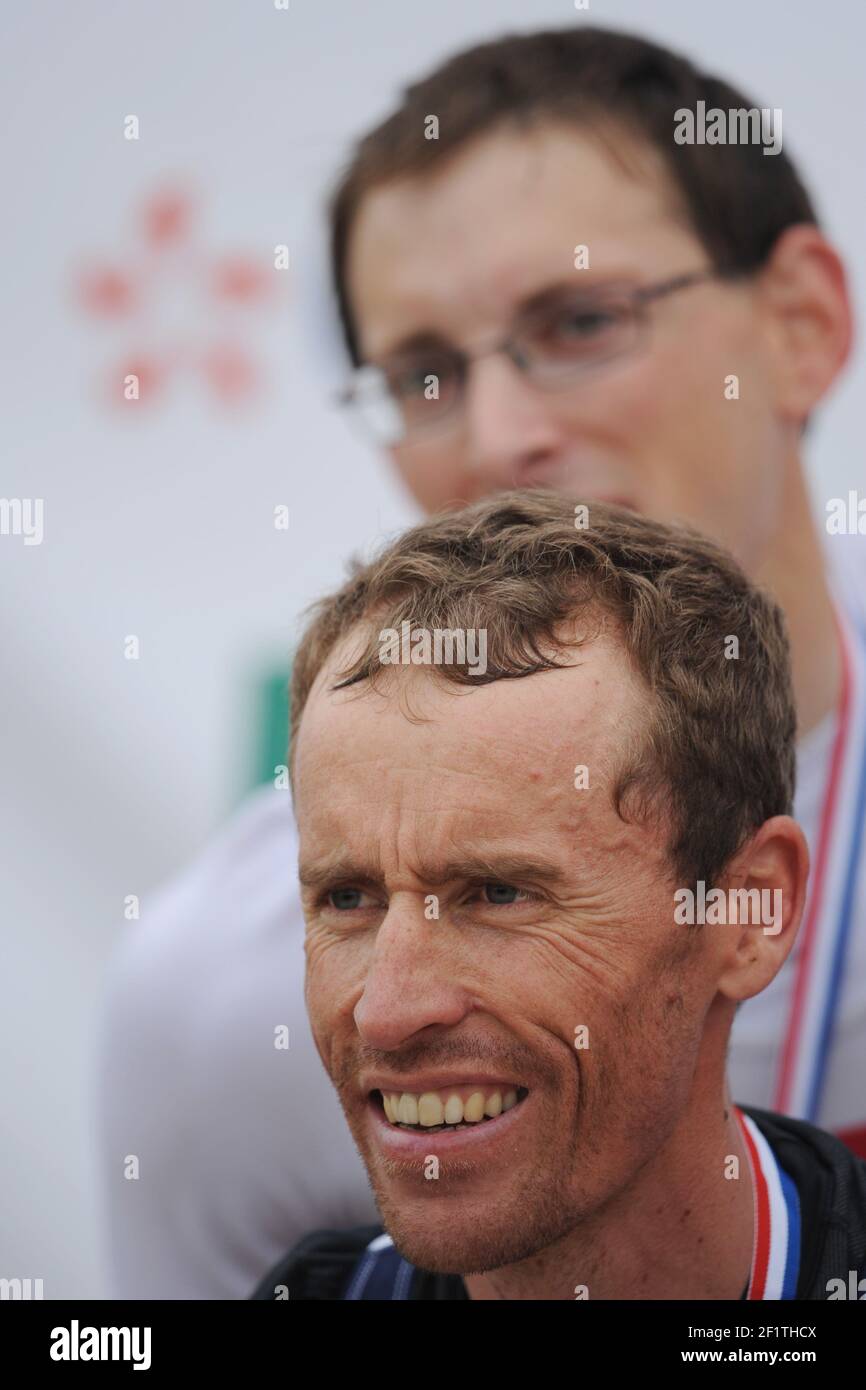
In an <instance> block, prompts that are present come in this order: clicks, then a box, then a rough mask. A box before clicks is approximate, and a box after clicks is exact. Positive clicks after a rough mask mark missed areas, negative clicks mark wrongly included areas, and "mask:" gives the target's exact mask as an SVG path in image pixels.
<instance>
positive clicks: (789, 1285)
mask: <svg viewBox="0 0 866 1390" xmlns="http://www.w3.org/2000/svg"><path fill="white" fill-rule="evenodd" d="M734 1113H735V1114H736V1116H737V1119H738V1120H739V1122H740V1127H741V1129H742V1131H743V1139H744V1141H745V1145H746V1151H747V1153H748V1155H749V1166H750V1168H751V1173H752V1192H753V1193H754V1203H755V1235H754V1241H753V1245H752V1270H751V1273H750V1275H749V1287H748V1290H747V1292H746V1298H747V1299H789V1298H796V1296H797V1277H798V1274H799V1269H800V1199H799V1196H798V1194H797V1188H796V1186H795V1184H794V1182H793V1180H792V1179H791V1178H790V1177H789V1176H788V1174H787V1173H786V1172H785V1170H784V1168H780V1167H779V1164H778V1161H777V1159H776V1155H775V1154H774V1153H773V1150H772V1149H771V1148H770V1145H769V1144H768V1143H767V1141H766V1139H765V1138H764V1136H763V1134H762V1133H761V1131H760V1130H759V1129H758V1126H757V1125H756V1124H755V1122H754V1120H752V1119H751V1118H750V1117H749V1116H748V1115H744V1114H743V1112H742V1110H740V1109H738V1107H737V1106H734Z"/></svg>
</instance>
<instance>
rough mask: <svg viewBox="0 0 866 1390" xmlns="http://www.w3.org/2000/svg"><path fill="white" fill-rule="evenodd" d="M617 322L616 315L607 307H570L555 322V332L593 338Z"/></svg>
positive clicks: (561, 335)
mask: <svg viewBox="0 0 866 1390" xmlns="http://www.w3.org/2000/svg"><path fill="white" fill-rule="evenodd" d="M615 322H616V315H615V314H612V313H611V312H610V311H609V310H607V309H602V308H598V309H568V310H566V311H564V312H563V313H562V314H560V315H559V317H558V318H557V319H556V321H555V322H554V324H553V332H554V333H555V334H558V335H559V336H560V337H562V338H592V337H594V336H595V335H596V334H598V333H603V332H604V331H605V329H607V328H611V327H612V326H613V325H614V323H615Z"/></svg>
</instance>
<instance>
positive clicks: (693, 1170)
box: [464, 1099, 754, 1301]
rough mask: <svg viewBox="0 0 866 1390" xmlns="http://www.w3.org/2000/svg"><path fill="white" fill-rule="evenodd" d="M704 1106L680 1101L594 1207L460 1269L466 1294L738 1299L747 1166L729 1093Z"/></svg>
mask: <svg viewBox="0 0 866 1390" xmlns="http://www.w3.org/2000/svg"><path fill="white" fill-rule="evenodd" d="M711 1109H712V1114H706V1115H697V1116H696V1114H695V1113H694V1110H693V1108H692V1107H689V1112H688V1114H687V1115H685V1116H683V1117H682V1120H681V1123H680V1125H679V1126H678V1128H677V1131H676V1132H675V1134H674V1135H673V1136H672V1138H671V1139H670V1140H669V1141H668V1143H667V1144H666V1145H665V1146H664V1148H663V1149H661V1150H660V1151H659V1152H658V1153H657V1154H656V1155H655V1156H654V1158H653V1159H652V1160H651V1161H650V1162H649V1163H648V1164H646V1165H645V1166H644V1168H643V1169H642V1170H641V1171H640V1173H639V1174H638V1175H637V1177H636V1178H635V1180H634V1182H633V1183H631V1184H630V1185H629V1186H628V1188H627V1189H626V1190H624V1191H623V1192H622V1193H620V1194H619V1195H618V1196H617V1197H615V1198H614V1199H613V1200H612V1201H610V1202H609V1203H607V1204H606V1205H605V1208H604V1211H603V1212H602V1213H601V1215H599V1216H597V1217H595V1218H593V1219H591V1220H589V1221H583V1222H579V1223H578V1224H577V1225H576V1226H575V1227H574V1229H573V1230H571V1231H570V1232H568V1234H567V1235H565V1236H563V1237H562V1238H561V1239H560V1240H559V1241H557V1242H556V1243H555V1244H554V1245H551V1246H548V1247H547V1248H546V1249H544V1250H542V1251H539V1252H537V1253H535V1254H533V1255H532V1256H531V1257H530V1258H528V1259H526V1260H523V1261H521V1262H520V1263H518V1264H514V1265H507V1266H505V1267H504V1268H501V1269H496V1270H492V1271H491V1272H489V1273H486V1274H468V1275H466V1276H465V1278H464V1283H465V1285H466V1290H467V1292H468V1294H469V1297H470V1298H471V1299H509V1300H516V1299H540V1300H545V1301H549V1300H560V1299H569V1300H571V1299H575V1298H579V1297H588V1298H589V1299H592V1300H597V1299H664V1300H677V1299H711V1300H718V1299H739V1298H740V1297H741V1296H742V1293H743V1290H744V1288H745V1287H746V1284H747V1282H748V1279H749V1274H750V1269H751V1260H752V1248H753V1239H754V1205H753V1192H752V1178H751V1169H750V1166H749V1159H748V1155H747V1152H746V1148H745V1144H744V1142H743V1137H742V1133H741V1130H740V1125H739V1122H738V1121H737V1118H736V1115H735V1112H734V1108H733V1106H732V1105H731V1103H730V1100H729V1099H726V1100H725V1103H724V1105H721V1104H719V1103H714V1104H713V1106H712V1107H711ZM733 1160H736V1162H734V1161H733ZM584 1288H585V1290H586V1292H585V1293H583V1292H582V1290H583V1289H584Z"/></svg>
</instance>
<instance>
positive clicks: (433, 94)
mask: <svg viewBox="0 0 866 1390" xmlns="http://www.w3.org/2000/svg"><path fill="white" fill-rule="evenodd" d="M698 101H705V102H706V104H707V109H709V108H710V107H721V108H722V109H724V110H729V109H732V108H741V107H746V108H751V107H753V106H755V105H756V103H755V102H753V101H751V100H750V99H749V98H748V97H746V96H744V95H743V93H742V92H739V91H737V90H736V89H735V88H734V87H731V86H730V85H729V84H728V83H727V82H724V81H722V79H721V78H718V77H714V76H713V75H712V74H710V73H707V72H704V71H702V70H701V69H700V68H698V67H696V66H695V65H694V64H693V63H691V62H689V60H688V59H687V58H684V57H682V56H680V55H679V54H676V53H672V52H671V51H670V50H669V49H667V48H663V47H661V46H660V45H659V44H655V43H650V42H649V41H648V40H647V39H643V38H639V37H637V36H636V35H632V34H623V33H618V32H615V31H613V30H607V29H600V28H594V27H590V26H579V27H577V28H573V29H556V30H550V31H546V32H541V33H535V34H518V35H507V36H506V37H504V38H501V39H498V40H496V41H495V42H493V43H484V44H479V45H477V46H476V47H474V48H470V49H467V50H466V51H465V52H462V53H458V54H456V55H455V56H454V57H452V58H450V59H448V61H447V62H445V63H443V64H442V65H441V66H440V67H438V68H436V70H435V71H434V72H432V73H430V74H429V75H428V76H427V77H425V78H423V79H422V80H421V81H419V82H415V83H413V84H412V85H411V86H409V87H407V88H406V90H405V92H404V93H403V100H402V103H401V104H400V106H399V107H398V108H397V109H396V110H395V111H394V112H393V113H392V114H391V115H390V116H388V118H387V119H386V120H385V121H383V122H382V123H381V124H380V125H378V126H377V127H376V128H375V129H374V130H372V131H370V132H369V133H368V134H367V135H365V136H364V137H363V139H361V140H360V141H359V142H358V144H357V146H356V147H355V149H354V151H353V153H352V156H351V159H350V161H349V163H348V166H347V168H346V170H345V171H344V173H343V175H342V177H341V179H340V181H339V183H338V185H337V187H336V188H335V190H334V193H333V196H332V200H331V206H330V223H331V233H330V235H331V271H332V278H333V283H334V289H335V293H336V297H337V308H338V311H339V315H340V321H341V324H342V329H343V335H344V338H345V342H346V346H347V349H348V352H349V356H350V358H351V359H352V361H353V363H354V364H355V365H357V364H358V362H359V361H360V352H359V346H358V335H357V330H356V326H355V323H354V318H353V314H352V308H351V305H350V303H349V298H348V293H347V288H346V263H347V256H348V245H349V237H350V234H351V230H352V226H353V223H354V220H355V217H356V214H357V212H358V208H359V207H360V204H361V202H362V200H363V198H364V197H365V196H366V195H367V193H369V192H370V191H371V190H372V189H374V188H376V187H378V186H380V185H382V184H386V183H390V182H391V181H392V180H394V179H398V178H402V177H408V176H412V175H418V174H424V173H426V172H427V171H428V170H430V169H432V168H433V167H434V166H440V165H441V164H442V163H444V161H445V160H446V159H448V158H449V156H451V155H453V154H455V153H456V152H457V151H458V150H459V149H460V148H461V147H463V146H464V145H466V144H467V142H468V141H470V140H472V139H474V138H475V137H476V136H480V135H483V134H486V133H489V132H491V131H492V130H494V129H496V128H498V127H501V126H503V125H506V124H510V125H512V126H514V127H515V128H517V129H529V128H531V127H533V126H537V125H540V124H542V123H544V122H548V121H560V122H566V123H568V124H571V125H580V126H585V127H592V126H596V127H597V126H599V125H600V124H606V125H608V126H610V125H611V124H613V125H614V126H615V127H619V128H620V129H624V130H626V131H629V132H631V133H632V134H633V135H634V136H636V137H637V138H638V139H639V140H642V141H644V142H645V143H647V144H649V145H650V146H652V147H653V148H654V149H655V150H657V151H658V152H659V153H660V154H661V156H662V158H663V160H664V163H665V166H666V167H667V169H668V172H669V174H670V175H671V180H672V184H673V187H674V189H675V191H676V192H677V193H678V195H679V199H680V201H681V203H682V205H683V208H684V211H685V214H686V216H687V217H688V218H689V220H690V222H691V224H692V226H693V228H694V230H695V232H696V233H697V236H698V237H699V239H700V241H701V243H702V245H703V247H704V249H705V251H706V252H707V254H708V256H709V258H710V260H711V262H712V264H713V266H714V267H715V269H716V270H718V271H722V272H725V273H733V274H742V273H749V272H750V271H753V270H756V269H757V268H758V267H759V266H760V265H761V264H762V263H763V262H764V260H765V259H766V257H767V256H768V255H769V253H770V251H771V250H772V247H773V245H774V243H775V242H776V241H777V239H778V238H779V236H780V235H781V234H782V232H783V231H784V230H785V229H786V227H791V226H794V225H795V224H796V223H801V222H808V223H814V224H817V221H818V218H817V216H816V213H815V209H814V207H813V205H812V202H811V200H810V198H809V195H808V193H807V192H806V190H805V188H804V187H803V184H802V183H801V181H800V178H799V175H798V174H797V171H796V169H795V168H794V165H793V164H792V163H791V161H790V160H789V158H788V156H787V154H786V153H785V151H784V150H783V149H782V150H780V151H779V152H778V153H777V154H775V155H774V156H773V157H772V159H767V158H764V157H763V150H762V147H761V146H760V145H758V144H754V145H753V144H749V143H742V144H741V143H736V142H734V143H731V144H725V145H706V144H703V145H699V144H693V145H687V144H683V145H678V144H676V143H675V141H674V126H675V115H674V113H675V112H676V111H677V110H680V109H682V108H688V109H690V110H692V111H694V110H695V109H696V104H697V102H698ZM431 114H432V115H435V116H437V117H438V120H439V129H438V138H437V139H435V140H428V139H425V120H426V118H427V117H428V116H429V115H431Z"/></svg>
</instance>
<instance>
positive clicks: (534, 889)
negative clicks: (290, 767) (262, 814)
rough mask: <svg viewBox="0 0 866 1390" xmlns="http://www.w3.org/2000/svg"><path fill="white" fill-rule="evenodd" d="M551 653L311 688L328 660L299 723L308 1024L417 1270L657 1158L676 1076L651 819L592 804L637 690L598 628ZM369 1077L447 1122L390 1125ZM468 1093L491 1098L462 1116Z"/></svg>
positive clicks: (519, 1245) (512, 1254) (708, 997)
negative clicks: (574, 649) (637, 820)
mask: <svg viewBox="0 0 866 1390" xmlns="http://www.w3.org/2000/svg"><path fill="white" fill-rule="evenodd" d="M571 660H572V661H574V662H575V663H576V664H574V665H571V666H569V668H568V669H566V670H562V671H555V672H548V673H545V674H540V675H536V676H532V677H528V678H526V679H522V680H515V681H499V682H496V683H494V684H491V685H487V686H482V687H478V688H476V689H467V688H466V687H456V686H447V687H444V686H440V685H439V684H438V683H436V682H434V681H433V680H431V679H430V677H429V676H428V675H427V674H424V673H419V672H418V671H417V670H415V671H412V673H411V674H408V675H407V674H405V673H404V674H401V675H400V676H399V677H398V678H397V679H396V680H394V681H393V682H392V679H391V678H389V681H388V683H387V684H383V686H382V687H381V690H380V691H376V692H371V691H370V690H369V688H365V687H364V686H356V687H354V688H350V689H348V690H345V691H339V692H334V693H331V692H330V690H329V688H328V687H330V686H331V685H333V684H334V675H333V671H334V669H335V668H334V667H333V666H332V667H331V670H330V672H329V678H328V679H327V680H323V679H322V677H321V676H320V678H319V681H318V682H317V684H316V687H315V688H314V691H313V693H312V695H311V697H310V701H309V703H308V704H307V707H306V709H305V711H304V714H303V718H302V722H301V728H300V732H299V740H298V746H297V761H296V807H297V814H298V823H299V829H300V840H301V855H300V858H301V875H302V881H303V880H305V879H307V880H308V879H309V878H310V875H312V874H315V875H319V881H318V882H316V883H315V884H314V883H312V882H306V883H305V886H304V910H305V916H306V920H307V1003H308V1008H309V1013H310V1020H311V1024H312V1028H313V1033H314V1036H315V1039H316V1043H317V1046H318V1049H319V1052H320V1055H321V1056H322V1059H323V1061H324V1063H325V1066H326V1068H327V1070H328V1072H329V1074H330V1076H331V1078H332V1080H333V1082H334V1084H335V1086H336V1088H337V1090H338V1093H339V1096H340V1100H341V1102H342V1105H343V1107H344V1109H345V1113H346V1117H347V1120H348V1122H349V1125H350V1128H351V1130H352V1134H353V1136H354V1139H355V1141H356V1143H357V1145H358V1148H359V1149H360V1152H361V1154H362V1157H363V1159H364V1161H365V1163H366V1165H367V1169H368V1171H369V1175H370V1180H371V1183H372V1186H373V1189H374V1192H375V1194H376V1198H377V1201H378V1203H379V1206H380V1210H381V1212H382V1216H383V1219H384V1221H385V1223H386V1225H387V1228H388V1230H389V1231H390V1232H391V1234H392V1235H393V1236H394V1239H395V1241H396V1242H397V1244H398V1246H399V1247H400V1249H401V1250H402V1251H403V1253H404V1254H405V1255H406V1256H407V1257H408V1258H409V1259H410V1260H411V1261H413V1262H414V1263H416V1264H417V1265H419V1266H421V1267H423V1268H427V1269H431V1270H439V1271H451V1272H459V1273H468V1272H474V1271H479V1270H487V1269H493V1268H496V1267H498V1266H501V1265H503V1264H511V1263H514V1262H515V1261H517V1260H520V1259H523V1258H525V1257H527V1256H529V1255H531V1254H532V1253H534V1252H535V1251H537V1250H540V1249H542V1248H544V1247H546V1246H548V1245H550V1244H551V1243H552V1242H554V1241H555V1240H556V1239H557V1238H558V1237H560V1236H562V1235H563V1234H564V1233H566V1232H568V1231H569V1230H572V1229H573V1228H574V1226H575V1224H576V1223H577V1222H579V1221H580V1220H582V1219H584V1218H586V1217H587V1216H588V1215H590V1214H591V1213H592V1212H594V1211H597V1210H598V1209H599V1208H600V1206H601V1204H602V1203H603V1202H605V1201H606V1200H607V1199H609V1198H611V1197H615V1194H616V1193H617V1192H619V1191H620V1190H622V1188H623V1187H624V1186H626V1185H627V1184H628V1183H629V1182H630V1180H631V1179H632V1178H633V1177H634V1174H635V1173H636V1172H637V1171H638V1169H639V1168H640V1167H641V1166H642V1165H643V1164H644V1163H646V1162H649V1161H651V1160H652V1158H653V1156H654V1155H655V1153H656V1152H657V1150H658V1148H659V1147H660V1145H661V1144H662V1143H663V1142H664V1139H665V1138H666V1137H667V1136H668V1135H669V1134H670V1132H671V1130H672V1128H673V1126H674V1124H675V1122H676V1119H677V1117H678V1116H679V1115H680V1113H681V1112H682V1110H683V1107H684V1106H685V1105H686V1103H687V1099H688V1096H689V1092H690V1088H691V1087H692V1085H693V1084H694V1073H695V1067H696V1060H697V1057H698V1051H699V1047H700V1041H701V1035H702V1030H703V1026H704V1022H705V1016H706V1012H707V1009H708V1008H709V1007H710V1003H711V1001H712V998H713V994H714V986H713V982H712V979H711V977H710V970H709V968H708V966H707V964H706V962H705V960H704V958H703V953H702V949H701V947H700V946H698V947H697V948H695V947H692V946H691V945H690V944H689V943H688V941H687V940H686V937H685V933H684V930H683V928H682V927H679V928H678V927H675V926H674V924H673V909H672V903H673V899H672V887H673V885H672V881H671V878H670V874H669V870H668V867H667V861H666V859H665V856H664V845H665V841H664V835H663V833H662V831H661V829H660V828H659V827H658V825H657V824H656V823H654V824H653V826H652V827H651V828H646V829H642V828H639V827H637V826H635V825H627V824H625V823H624V822H623V821H622V820H620V819H619V817H618V816H617V815H616V813H615V812H614V810H613V808H612V806H611V804H610V800H609V795H610V787H611V784H612V779H613V776H614V772H615V769H616V768H618V767H619V766H620V765H621V763H622V758H623V753H624V750H625V748H626V746H627V744H628V742H629V741H630V736H631V735H632V734H633V733H634V732H635V731H636V730H637V729H638V727H639V725H640V722H641V721H642V719H643V717H644V715H645V711H646V705H647V700H646V696H645V694H644V692H643V691H642V689H641V687H640V685H639V683H638V682H637V681H636V678H635V677H634V676H633V675H632V674H631V672H630V669H629V667H628V665H627V662H626V659H625V656H624V654H623V653H622V651H621V650H620V649H619V648H618V647H617V646H615V645H613V644H612V643H608V642H607V641H606V640H603V639H602V640H599V641H595V642H593V643H591V644H589V645H588V646H586V647H585V648H583V649H582V650H581V652H580V653H575V654H573V656H572V657H571ZM407 712H408V714H409V715H410V716H411V717H410V718H407ZM579 764H580V765H586V766H588V768H589V783H590V785H589V788H588V789H582V790H577V789H575V785H574V783H575V768H576V767H577V765H579ZM434 895H435V896H434ZM434 906H435V908H436V910H437V911H438V918H437V917H435V916H434V915H433V908H434ZM577 1030H585V1032H583V1031H581V1032H580V1033H578V1032H577ZM576 1037H577V1039H578V1040H579V1041H582V1042H583V1044H584V1045H583V1046H582V1047H581V1048H577V1047H576V1046H575V1041H576ZM383 1092H384V1093H385V1094H386V1095H388V1096H389V1098H390V1096H391V1095H397V1096H402V1095H404V1094H405V1095H407V1096H409V1097H412V1098H415V1100H417V1099H418V1098H419V1097H421V1096H425V1097H427V1099H425V1100H424V1101H422V1102H421V1111H420V1114H416V1113H415V1111H414V1110H413V1108H412V1099H409V1100H406V1101H404V1102H403V1107H404V1108H403V1110H402V1111H401V1112H400V1115H401V1116H402V1118H404V1119H420V1120H424V1119H425V1118H426V1119H428V1120H430V1119H439V1118H440V1115H439V1111H438V1109H437V1101H438V1103H439V1104H441V1105H442V1107H443V1113H442V1116H441V1118H443V1119H450V1120H453V1119H455V1118H456V1117H457V1108H458V1107H457V1102H458V1101H460V1102H462V1103H463V1104H464V1114H465V1116H466V1119H465V1120H464V1122H463V1123H461V1124H459V1125H458V1127H457V1128H454V1129H450V1128H438V1127H437V1128H427V1129H425V1128H421V1127H419V1128H417V1129H405V1128H399V1127H397V1126H395V1125H394V1124H392V1123H391V1122H390V1120H389V1118H388V1116H387V1114H386V1112H385V1110H384V1108H383V1101H382V1093H383ZM477 1095H480V1096H481V1097H482V1098H483V1100H484V1102H485V1105H487V1103H488V1102H489V1106H488V1108H489V1110H491V1111H493V1112H494V1118H487V1119H479V1120H477V1122H476V1123H471V1122H468V1121H471V1120H472V1119H473V1118H475V1117H476V1115H477V1110H476V1109H473V1107H472V1106H471V1105H470V1106H469V1108H468V1110H466V1109H465V1106H466V1104H467V1103H468V1102H469V1100H470V1097H472V1096H477ZM497 1096H498V1097H501V1099H502V1101H503V1103H507V1105H508V1108H507V1109H506V1110H505V1111H504V1113H502V1114H501V1115H498V1116H496V1115H495V1112H496V1111H497V1109H498V1105H499V1101H498V1100H497V1099H496V1097H497ZM515 1097H517V1099H516V1103H514V1101H515ZM454 1098H456V1099H454ZM474 1104H475V1106H478V1105H479V1102H477V1101H476V1102H475V1103H474ZM449 1105H450V1109H448V1110H447V1111H446V1110H445V1109H444V1107H446V1106H449ZM389 1109H390V1100H389ZM392 1113H393V1112H392ZM437 1172H438V1176H433V1174H434V1173H437Z"/></svg>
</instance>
